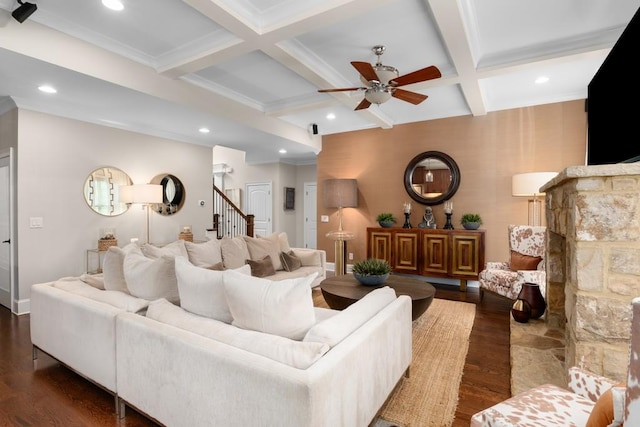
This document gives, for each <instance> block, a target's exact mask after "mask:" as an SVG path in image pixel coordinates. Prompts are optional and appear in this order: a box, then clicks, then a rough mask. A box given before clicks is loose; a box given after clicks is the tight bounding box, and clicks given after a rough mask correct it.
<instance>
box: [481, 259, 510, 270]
mask: <svg viewBox="0 0 640 427" xmlns="http://www.w3.org/2000/svg"><path fill="white" fill-rule="evenodd" d="M484 269H485V270H510V268H509V263H508V262H496V261H487V263H486V265H485V267H484Z"/></svg>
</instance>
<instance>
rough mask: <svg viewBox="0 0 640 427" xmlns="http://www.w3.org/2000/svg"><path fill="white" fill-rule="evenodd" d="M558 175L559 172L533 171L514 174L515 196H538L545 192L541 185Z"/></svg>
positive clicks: (513, 192)
mask: <svg viewBox="0 0 640 427" xmlns="http://www.w3.org/2000/svg"><path fill="white" fill-rule="evenodd" d="M556 175H558V173H557V172H531V173H521V174H517V175H514V176H513V177H512V178H511V194H512V195H513V196H536V195H540V194H544V193H543V192H541V191H540V187H542V186H543V185H545V184H546V183H547V182H549V181H551V180H552V179H553V178H555V177H556Z"/></svg>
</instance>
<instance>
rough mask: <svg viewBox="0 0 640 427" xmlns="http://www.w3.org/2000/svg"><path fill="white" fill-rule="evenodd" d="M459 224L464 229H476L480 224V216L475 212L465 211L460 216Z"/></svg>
mask: <svg viewBox="0 0 640 427" xmlns="http://www.w3.org/2000/svg"><path fill="white" fill-rule="evenodd" d="M460 224H462V226H463V227H464V228H465V230H477V229H478V228H480V225H482V218H480V215H478V214H475V213H466V214H464V215H462V218H460Z"/></svg>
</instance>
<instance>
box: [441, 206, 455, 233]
mask: <svg viewBox="0 0 640 427" xmlns="http://www.w3.org/2000/svg"><path fill="white" fill-rule="evenodd" d="M444 214H445V216H446V217H447V221H446V222H445V224H444V227H443V228H444V229H445V230H453V224H451V216H452V215H453V202H444Z"/></svg>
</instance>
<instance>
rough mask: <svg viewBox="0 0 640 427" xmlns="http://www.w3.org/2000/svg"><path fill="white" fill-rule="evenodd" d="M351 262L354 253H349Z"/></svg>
mask: <svg viewBox="0 0 640 427" xmlns="http://www.w3.org/2000/svg"><path fill="white" fill-rule="evenodd" d="M349 261H353V252H349Z"/></svg>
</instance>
